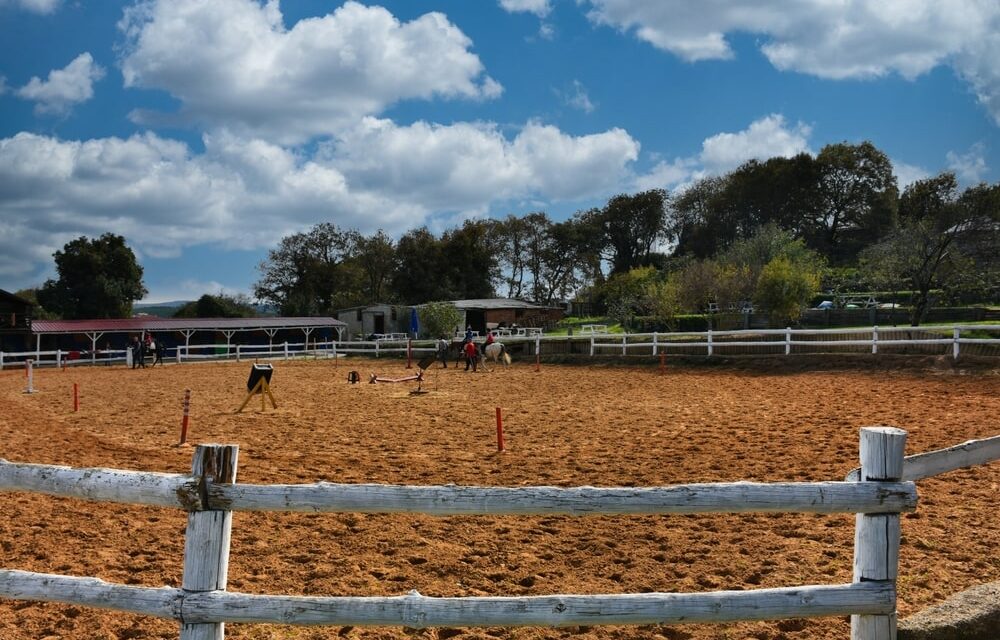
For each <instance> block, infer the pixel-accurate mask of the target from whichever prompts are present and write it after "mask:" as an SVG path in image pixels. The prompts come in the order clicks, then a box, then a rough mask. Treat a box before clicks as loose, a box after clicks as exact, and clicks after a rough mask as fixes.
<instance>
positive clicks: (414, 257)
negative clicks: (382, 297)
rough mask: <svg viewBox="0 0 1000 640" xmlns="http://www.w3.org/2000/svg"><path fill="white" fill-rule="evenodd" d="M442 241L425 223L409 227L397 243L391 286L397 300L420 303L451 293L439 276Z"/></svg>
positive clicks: (446, 296)
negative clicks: (423, 225) (416, 227)
mask: <svg viewBox="0 0 1000 640" xmlns="http://www.w3.org/2000/svg"><path fill="white" fill-rule="evenodd" d="M442 264H443V257H442V246H441V241H440V240H439V239H438V238H436V237H435V236H434V234H433V233H431V232H430V231H428V230H427V227H420V228H418V229H412V230H410V231H408V232H406V233H405V234H403V237H401V238H400V239H399V242H397V243H396V267H395V270H394V271H393V274H392V282H391V290H392V293H393V296H394V297H395V299H397V300H401V301H404V302H407V303H409V304H422V303H424V302H429V301H431V300H443V299H445V298H448V297H450V295H449V291H448V284H447V282H445V281H444V278H443V277H442V269H441V266H442Z"/></svg>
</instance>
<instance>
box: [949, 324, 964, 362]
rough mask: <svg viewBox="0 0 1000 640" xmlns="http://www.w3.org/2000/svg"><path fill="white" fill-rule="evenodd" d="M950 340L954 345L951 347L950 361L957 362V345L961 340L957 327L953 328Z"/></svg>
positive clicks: (960, 332)
mask: <svg viewBox="0 0 1000 640" xmlns="http://www.w3.org/2000/svg"><path fill="white" fill-rule="evenodd" d="M952 340H953V342H954V344H953V345H952V347H951V359H952V360H958V345H960V344H961V340H962V330H961V329H959V328H958V327H955V329H954V331H953V335H952Z"/></svg>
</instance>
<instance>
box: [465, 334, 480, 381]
mask: <svg viewBox="0 0 1000 640" xmlns="http://www.w3.org/2000/svg"><path fill="white" fill-rule="evenodd" d="M462 348H463V349H464V351H465V370H466V371H468V370H469V367H470V366H471V367H472V373H475V372H476V365H477V364H478V360H479V347H478V346H477V345H476V343H475V342H474V341H472V340H469V341H468V342H466V343H465V346H464V347H462Z"/></svg>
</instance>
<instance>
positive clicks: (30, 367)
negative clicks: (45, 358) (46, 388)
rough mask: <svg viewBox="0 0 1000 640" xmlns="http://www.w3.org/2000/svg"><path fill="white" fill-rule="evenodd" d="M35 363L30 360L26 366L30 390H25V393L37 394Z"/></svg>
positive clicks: (25, 371) (25, 370) (25, 372)
mask: <svg viewBox="0 0 1000 640" xmlns="http://www.w3.org/2000/svg"><path fill="white" fill-rule="evenodd" d="M33 365H34V361H33V360H31V359H30V358H29V359H28V360H27V361H26V362H25V364H24V375H26V376H27V377H28V388H27V389H25V390H24V392H25V393H34V392H35V369H34V366H33Z"/></svg>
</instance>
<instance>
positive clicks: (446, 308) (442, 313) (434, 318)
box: [417, 302, 462, 337]
mask: <svg viewBox="0 0 1000 640" xmlns="http://www.w3.org/2000/svg"><path fill="white" fill-rule="evenodd" d="M417 318H418V319H419V320H420V326H421V327H423V331H424V333H426V334H427V335H429V336H431V337H436V336H446V337H447V336H451V335H454V333H455V329H456V328H457V327H459V326H460V324H461V322H462V312H461V311H459V310H458V309H457V308H456V307H455V305H453V304H451V303H450V302H428V303H427V304H423V305H421V306H419V307H417Z"/></svg>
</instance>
